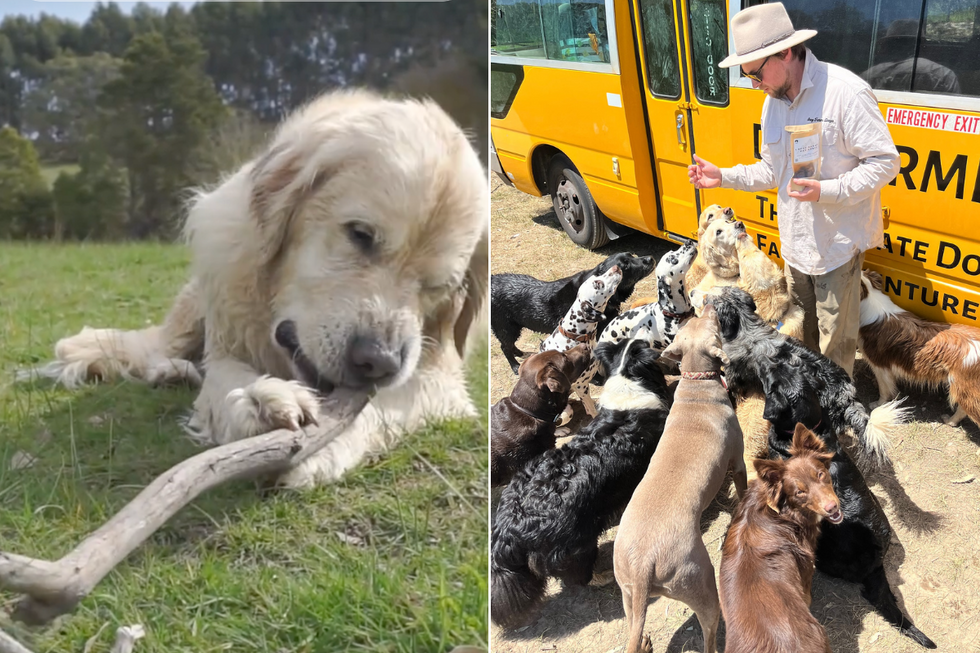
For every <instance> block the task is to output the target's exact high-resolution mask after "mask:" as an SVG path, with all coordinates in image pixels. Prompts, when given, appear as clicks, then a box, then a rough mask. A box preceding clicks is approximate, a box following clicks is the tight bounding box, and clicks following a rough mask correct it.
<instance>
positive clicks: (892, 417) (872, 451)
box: [855, 398, 912, 467]
mask: <svg viewBox="0 0 980 653" xmlns="http://www.w3.org/2000/svg"><path fill="white" fill-rule="evenodd" d="M904 401H905V399H904V398H902V399H897V400H895V401H889V402H887V403H884V404H881V405H880V406H878V407H877V408H875V409H874V410H872V411H871V414H870V415H868V416H867V417H866V420H867V421H866V423H865V424H864V428H863V429H860V428H855V431H856V432H857V433H858V437H859V439H860V440H861V446H862V448H863V449H864V452H865V454H866V456H867V458H868V459H869V462H870V463H871V465H872V466H873V467H877V466H880V465H883V464H885V463H886V462H888V450H889V449H890V448H891V439H892V436H893V435H894V434H895V433H896V432H897V431H898V429H899V428H901V426H902V425H903V424H905V423H906V422H908V421H909V417H910V413H911V410H912V409H911V408H909V407H907V406H902V403H903V402H904Z"/></svg>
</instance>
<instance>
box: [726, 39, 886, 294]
mask: <svg viewBox="0 0 980 653" xmlns="http://www.w3.org/2000/svg"><path fill="white" fill-rule="evenodd" d="M816 121H821V122H822V123H823V127H822V130H823V131H822V133H821V137H820V138H821V150H822V152H821V162H820V200H819V201H817V202H800V201H799V200H797V199H794V198H792V197H790V196H789V193H788V190H787V186H789V182H790V180H791V179H792V178H793V165H792V153H791V149H790V148H791V147H792V143H791V140H792V137H791V134H790V133H789V132H787V131H786V130H785V127H786V126H787V125H804V124H806V123H810V122H816ZM761 126H762V131H761V140H762V142H761V144H760V148H759V150H760V153H761V154H762V160H761V161H759V162H757V163H754V164H752V165H736V166H735V167H732V168H722V170H721V185H722V187H723V188H735V189H738V190H746V191H760V190H767V189H770V188H776V189H777V191H778V204H777V206H778V220H779V238H780V241H781V244H782V257H783V260H784V261H785V262H786V263H788V264H790V265H791V266H792V267H794V268H795V269H797V270H799V271H800V272H803V273H805V274H825V273H827V272H830V271H831V270H834V269H836V268H838V267H840V266H841V265H843V264H844V263H846V262H847V261H849V260H850V259H852V258H853V257H854V256H855V255H857V254H858V253H860V252H863V251H867V250H869V249H871V248H874V247H878V246H880V245H882V244H883V242H884V237H883V231H884V228H883V225H882V220H881V189H882V188H884V187H885V186H886V185H887V184H888V182H890V181H891V180H892V179H894V178H895V176H896V175H898V169H899V165H900V161H899V156H898V150H896V149H895V143H894V142H893V141H892V137H891V134H890V133H889V131H888V125H886V124H885V120H884V118H883V117H882V115H881V111H880V110H879V109H878V100H877V99H876V98H875V96H874V93H872V92H871V87H870V86H868V84H867V83H866V82H865V81H864V80H862V79H861V78H860V77H858V76H857V75H855V74H854V73H852V72H850V71H848V70H846V69H844V68H841V67H840V66H836V65H834V64H827V63H823V62H821V61H818V60H817V58H816V57H814V56H813V53H812V52H810V51H809V50H807V51H806V61H805V63H804V66H803V80H802V83H801V85H800V92H799V93H798V94H797V96H796V98H795V99H794V100H793V102H792V103H791V102H789V101H788V100H786V99H783V100H773V99H772V98H771V97H769V96H766V99H765V102H764V103H763V105H762V125H761Z"/></svg>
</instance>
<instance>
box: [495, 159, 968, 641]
mask: <svg viewBox="0 0 980 653" xmlns="http://www.w3.org/2000/svg"><path fill="white" fill-rule="evenodd" d="M490 183H491V188H492V189H493V192H492V208H491V210H492V217H491V270H492V272H494V273H498V272H521V273H525V274H530V275H532V276H535V277H537V278H539V279H549V280H550V279H556V278H559V277H563V276H567V275H569V274H572V273H574V272H576V271H578V270H582V269H585V268H588V267H593V266H594V265H595V264H597V263H598V262H599V261H601V260H602V259H603V258H605V257H606V256H609V255H610V254H613V253H615V252H619V251H629V252H633V253H635V254H640V255H646V254H653V255H654V256H656V257H658V258H659V257H660V256H661V255H662V254H663V253H664V252H666V251H669V250H671V249H674V248H675V247H676V245H674V244H672V243H668V242H665V241H660V240H658V239H656V238H652V237H649V236H645V235H641V234H633V235H630V236H626V237H623V238H620V239H619V240H615V241H613V242H611V243H610V244H608V245H606V246H605V247H603V248H602V249H601V250H599V251H598V252H588V251H586V250H584V249H581V248H578V247H576V246H575V245H574V244H573V243H572V242H571V241H570V240H569V239H568V238H567V237H566V236H565V234H564V232H563V231H562V229H561V226H560V225H559V223H558V220H557V219H556V217H555V214H554V211H553V210H552V208H551V201H550V200H549V199H548V198H534V197H530V196H527V195H524V194H523V193H520V192H518V191H516V190H514V189H512V188H509V187H507V186H505V185H503V184H502V183H501V182H500V181H499V180H498V179H497V178H496V177H493V176H492V177H491V182H490ZM635 294H636V296H642V295H655V294H656V283H655V280H654V278H653V276H651V277H649V278H647V279H645V280H644V281H642V282H641V283H640V284H639V285H638V286H637V290H636V293H635ZM543 338H544V336H543V335H540V334H536V333H530V332H528V331H525V332H524V334H523V336H522V338H521V340H520V341H519V342H518V346H519V347H520V348H521V349H523V350H524V351H535V350H536V349H537V343H539V342H540V341H541V340H542V339H543ZM490 354H491V359H490V369H491V379H490V401H491V402H496V401H498V400H499V399H500V398H501V397H504V396H506V395H507V394H509V393H510V391H511V389H512V387H513V385H514V381H515V379H516V377H515V376H514V375H513V373H512V372H511V370H510V367H509V366H508V365H507V362H506V360H505V359H504V357H503V354H501V352H500V347H499V343H498V342H497V341H496V340H495V339H493V338H492V339H491V345H490ZM856 378H857V384H858V393H859V398H860V399H861V400H862V401H863V402H865V404H868V403H870V402H871V401H874V400H875V399H877V397H878V390H877V386H876V384H875V381H874V376H873V375H872V373H871V370H870V369H869V368H868V367H867V365H865V364H864V363H863V362H862V361H860V360H859V361H858V363H857V366H856ZM600 393H601V388H595V387H594V388H593V394H595V395H598V394H600ZM903 394H907V395H908V396H909V400H908V404H909V405H911V406H912V407H913V408H914V417H913V420H912V421H911V422H910V423H909V424H907V425H906V426H905V427H904V428H903V430H902V433H901V435H900V436H898V437H896V438H895V439H894V441H893V443H892V444H893V447H892V460H893V465H892V466H891V467H890V468H889V469H886V470H883V471H881V472H879V473H877V474H875V475H872V476H869V477H868V478H867V479H866V480H867V481H868V483H869V485H870V486H871V489H872V490H873V491H874V492H875V494H876V495H877V496H878V498H879V499H880V500H881V503H882V505H883V506H884V508H885V511H886V513H887V515H888V518H889V520H890V521H891V525H892V528H893V529H894V531H895V534H894V537H893V539H892V545H891V548H890V550H889V552H888V555H887V557H886V561H885V568H886V570H887V573H888V579H889V582H890V583H891V586H892V588H893V590H894V591H895V593H896V595H897V596H898V599H899V605H900V606H902V607H903V608H904V610H905V611H906V613H907V614H908V615H909V616H911V618H912V620H913V621H914V622H915V624H916V626H918V627H919V629H920V630H922V631H923V632H924V633H926V634H927V635H928V636H929V637H931V638H932V639H933V640H934V641H935V642H936V644H937V645H938V650H940V651H960V652H965V651H980V478H978V477H980V429H978V428H977V426H976V425H974V424H973V423H972V422H970V421H969V419H967V420H964V422H963V423H962V425H961V426H960V427H959V428H952V427H949V426H946V425H945V424H943V422H942V416H943V415H946V414H949V408H948V406H947V405H946V399H945V395H944V394H943V393H940V392H936V393H928V392H923V391H920V390H914V389H911V388H904V389H903ZM583 414H584V412H583V411H582V410H581V406H578V407H577V410H576V420H575V421H574V422H573V424H572V425H573V427H574V425H575V424H576V422H580V421H581V416H582V415H583ZM729 493H730V495H725V491H724V490H723V492H722V495H725V496H722V495H720V496H719V498H718V499H717V500H716V501H714V502H713V503H712V504H711V505H710V506H709V507H708V509H707V510H706V511H705V513H704V515H703V518H702V529H703V532H704V541H705V544H706V545H707V547H708V551H709V552H710V553H711V556H712V560H713V561H714V563H715V565H716V569H717V565H718V563H719V560H720V556H721V552H720V550H719V547H720V543H721V538H722V537H723V535H724V533H725V530H726V529H727V527H728V524H729V522H730V521H731V512H732V509H733V508H734V493H733V492H731V491H730V489H729ZM614 536H615V529H612V530H611V531H610V532H609V533H607V534H606V535H605V537H604V538H603V539H604V541H608V542H609V546H608V547H607V550H606V551H605V553H606V555H600V562H599V567H600V569H601V568H603V567H610V566H611V550H612V546H611V542H612V539H613V538H614ZM760 609H764V606H760ZM811 609H812V611H813V614H814V615H815V616H816V618H817V619H818V620H819V621H820V622H821V623H822V624H823V625H824V626H825V627H826V629H827V634H828V636H829V637H830V642H831V647H832V649H833V650H834V651H835V652H836V653H854V652H857V651H861V652H865V651H889V652H890V651H896V652H906V651H908V652H912V651H921V650H923V649H922V648H921V647H920V646H918V645H917V644H916V643H915V642H913V641H912V640H910V639H908V638H906V637H904V636H902V635H901V634H900V633H899V632H898V631H897V630H896V629H894V628H893V627H891V626H890V625H889V624H888V623H887V622H885V621H884V620H883V619H882V618H881V617H880V616H879V615H878V614H876V613H875V612H873V611H872V609H871V606H870V605H869V604H868V603H867V602H866V601H864V599H862V598H861V594H860V590H859V587H858V586H857V585H853V584H850V583H845V582H843V581H840V580H836V579H831V578H829V577H827V576H824V575H822V574H820V573H819V572H817V574H816V576H815V578H814V584H813V603H812V606H811ZM646 632H647V633H648V634H649V635H650V637H651V639H652V640H653V650H654V651H664V650H666V651H671V652H674V651H700V650H702V640H701V629H700V626H699V625H698V623H697V618H696V617H695V616H694V614H693V613H692V612H691V610H690V609H689V608H688V607H687V606H686V605H684V604H683V603H680V602H677V601H673V600H670V599H666V598H660V599H654V600H651V601H650V604H649V607H648V608H647V620H646ZM626 639H627V637H626V632H625V619H624V616H623V607H622V600H621V598H620V592H619V588H618V586H617V585H616V583H615V582H613V583H611V584H609V585H606V586H604V587H599V586H594V585H590V586H589V587H586V588H563V587H562V586H561V585H560V583H558V582H557V581H555V580H552V581H551V583H550V584H549V587H548V596H547V599H546V603H545V606H544V608H543V610H542V612H541V616H540V618H539V619H538V620H537V621H536V622H535V623H533V624H531V625H530V626H527V627H525V628H523V629H521V630H518V631H516V632H506V631H503V630H502V629H500V628H498V627H497V626H495V625H494V626H492V627H491V647H492V650H493V651H494V652H495V653H497V652H500V653H503V652H505V651H506V652H515V653H517V652H519V653H530V652H536V651H568V652H572V651H592V652H596V653H614V652H617V651H622V650H625V645H626ZM723 643H724V625H722V627H721V637H720V638H719V649H721V650H723Z"/></svg>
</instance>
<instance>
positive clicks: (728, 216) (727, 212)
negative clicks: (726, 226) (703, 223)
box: [722, 206, 735, 220]
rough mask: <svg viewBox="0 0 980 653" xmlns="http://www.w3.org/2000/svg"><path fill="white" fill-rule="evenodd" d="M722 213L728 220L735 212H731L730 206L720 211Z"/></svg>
mask: <svg viewBox="0 0 980 653" xmlns="http://www.w3.org/2000/svg"><path fill="white" fill-rule="evenodd" d="M722 213H724V214H725V217H726V218H728V219H729V220H730V219H732V218H734V217H735V211H733V210H732V207H730V206H729V207H728V208H726V209H725V210H724V211H722Z"/></svg>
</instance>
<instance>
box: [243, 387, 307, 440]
mask: <svg viewBox="0 0 980 653" xmlns="http://www.w3.org/2000/svg"><path fill="white" fill-rule="evenodd" d="M228 403H229V404H230V409H231V413H232V420H233V421H234V423H235V424H236V425H237V427H238V430H239V432H240V433H241V434H242V436H243V437H250V436H252V435H258V434H260V433H268V432H269V431H274V430H276V429H291V430H293V431H298V430H299V429H300V428H301V427H303V426H306V425H307V424H316V423H317V421H316V415H317V413H318V412H319V407H320V404H319V402H318V401H317V398H316V395H315V394H314V392H313V391H312V390H310V389H309V388H307V387H306V386H304V385H303V384H301V383H299V382H298V381H286V380H283V379H278V378H276V377H273V376H263V377H260V378H258V379H256V380H255V381H254V382H253V383H251V384H250V385H248V386H246V387H244V388H238V389H237V390H232V391H231V392H229V393H228Z"/></svg>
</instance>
